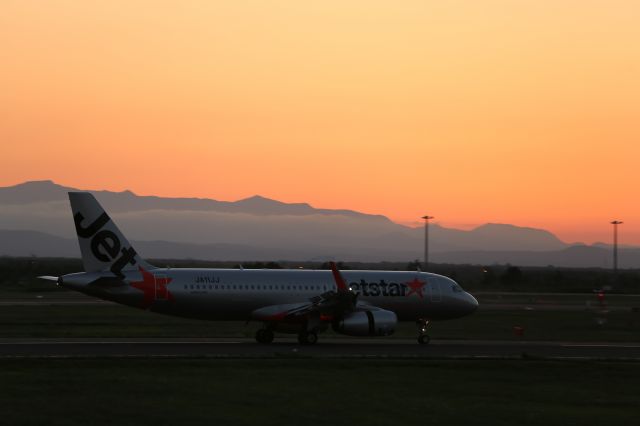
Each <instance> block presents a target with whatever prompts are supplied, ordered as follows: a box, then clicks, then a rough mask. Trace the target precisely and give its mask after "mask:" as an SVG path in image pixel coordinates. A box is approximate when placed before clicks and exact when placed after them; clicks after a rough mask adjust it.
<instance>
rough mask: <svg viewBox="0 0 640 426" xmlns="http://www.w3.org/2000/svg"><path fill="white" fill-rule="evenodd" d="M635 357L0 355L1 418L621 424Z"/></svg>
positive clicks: (635, 402) (632, 396) (24, 421)
mask: <svg viewBox="0 0 640 426" xmlns="http://www.w3.org/2000/svg"><path fill="white" fill-rule="evenodd" d="M639 382H640V364H639V363H632V362H594V361H571V362H560V361H522V360H519V361H461V360H457V361H443V360H399V359H387V360H367V359H335V360H329V359H260V360H246V359H245V360H238V359H100V358H97V359H13V360H7V359H3V360H0V383H1V386H0V412H2V424H6V425H43V424H47V425H87V424H92V425H110V424H114V425H115V424H117V425H178V424H180V425H190V424H207V425H276V424H277V425H282V424H285V425H286V424H296V425H305V424H309V425H343V424H344V425H347V424H366V425H389V424H397V425H414V424H416V425H417V424H420V425H425V424H436V425H445V424H446V425H469V424H476V425H477V424H491V425H509V426H511V425H514V424H518V425H541V424H544V425H567V424H579V425H602V424H608V425H631V424H637V421H638V418H639V416H640V393H639V392H638V383H639Z"/></svg>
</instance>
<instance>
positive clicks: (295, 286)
mask: <svg viewBox="0 0 640 426" xmlns="http://www.w3.org/2000/svg"><path fill="white" fill-rule="evenodd" d="M69 200H70V201H71V210H72V212H73V219H74V222H75V227H76V232H77V234H78V240H79V242H80V252H81V254H82V261H83V264H84V269H85V272H78V273H73V274H68V275H64V276H61V277H51V276H46V277H40V278H43V279H47V280H53V281H56V282H57V283H58V285H60V286H63V287H66V288H70V289H72V290H77V291H79V292H82V293H85V294H88V295H90V296H94V297H98V298H101V299H105V300H110V301H113V302H117V303H121V304H124V305H129V306H133V307H137V308H141V309H146V310H150V311H152V312H158V313H161V314H168V315H176V316H181V317H186V318H198V319H203V320H242V321H248V320H254V321H259V322H261V323H263V324H264V326H263V327H262V328H260V329H259V330H258V331H257V333H256V340H257V341H258V342H259V343H271V342H272V341H273V338H274V332H276V331H277V332H282V333H295V334H297V335H298V341H299V342H300V343H301V344H314V343H316V342H317V340H318V333H320V332H322V331H324V330H326V329H327V328H328V327H332V328H333V330H335V331H336V332H337V333H341V334H345V335H349V336H387V335H390V334H392V333H393V332H394V330H395V327H396V324H397V322H398V320H400V321H416V324H417V325H418V330H419V335H418V342H419V343H421V344H425V343H428V342H429V336H428V335H427V334H426V326H427V324H428V322H429V321H430V320H445V319H451V318H459V317H462V316H465V315H467V314H470V313H472V312H473V311H475V310H476V308H477V307H478V302H477V301H476V299H475V298H474V297H473V296H472V295H470V294H469V293H467V292H465V291H464V290H462V288H460V286H459V285H458V284H457V283H456V282H455V281H453V280H451V279H449V278H446V277H443V276H441V275H436V274H430V273H425V272H412V271H408V272H396V271H344V272H341V271H339V270H338V269H337V268H336V266H335V264H331V266H332V270H331V271H325V270H301V269H293V270H244V269H240V270H238V269H182V268H181V269H173V268H156V267H155V266H152V265H150V264H149V263H147V262H146V261H145V260H143V259H142V258H141V257H140V256H139V255H138V253H137V252H136V251H135V250H134V249H133V247H132V246H131V244H130V243H129V241H127V239H126V238H125V237H124V235H123V234H122V233H121V232H120V230H119V229H118V228H117V226H116V224H115V223H114V222H113V221H112V220H111V218H110V217H109V215H107V213H106V212H105V211H104V209H103V208H102V207H101V206H100V204H99V203H98V202H97V200H96V199H95V198H94V197H93V195H91V194H90V193H87V192H70V193H69Z"/></svg>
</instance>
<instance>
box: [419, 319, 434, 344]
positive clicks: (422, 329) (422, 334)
mask: <svg viewBox="0 0 640 426" xmlns="http://www.w3.org/2000/svg"><path fill="white" fill-rule="evenodd" d="M428 325H429V320H426V319H424V318H420V319H419V320H418V321H416V326H417V327H418V343H420V344H421V345H428V344H429V342H430V341H431V337H429V335H428V334H427V326H428Z"/></svg>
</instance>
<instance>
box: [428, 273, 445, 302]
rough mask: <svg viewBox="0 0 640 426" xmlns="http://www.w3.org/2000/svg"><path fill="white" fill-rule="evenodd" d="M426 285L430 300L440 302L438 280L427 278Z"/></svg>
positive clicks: (440, 291) (440, 295) (440, 287)
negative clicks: (427, 282)
mask: <svg viewBox="0 0 640 426" xmlns="http://www.w3.org/2000/svg"><path fill="white" fill-rule="evenodd" d="M428 287H429V296H430V298H431V301H432V302H435V303H437V302H442V286H441V285H440V280H438V279H433V280H429V284H428Z"/></svg>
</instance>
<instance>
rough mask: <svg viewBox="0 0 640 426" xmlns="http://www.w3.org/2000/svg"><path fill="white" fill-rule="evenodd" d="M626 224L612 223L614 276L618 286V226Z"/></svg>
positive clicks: (615, 221)
mask: <svg viewBox="0 0 640 426" xmlns="http://www.w3.org/2000/svg"><path fill="white" fill-rule="evenodd" d="M623 223H624V222H622V221H619V220H614V221H611V224H612V225H613V275H614V277H615V278H614V279H615V284H618V225H622V224H623Z"/></svg>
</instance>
